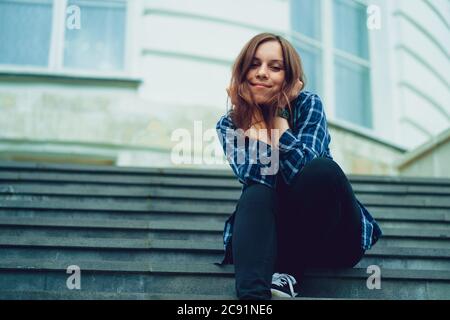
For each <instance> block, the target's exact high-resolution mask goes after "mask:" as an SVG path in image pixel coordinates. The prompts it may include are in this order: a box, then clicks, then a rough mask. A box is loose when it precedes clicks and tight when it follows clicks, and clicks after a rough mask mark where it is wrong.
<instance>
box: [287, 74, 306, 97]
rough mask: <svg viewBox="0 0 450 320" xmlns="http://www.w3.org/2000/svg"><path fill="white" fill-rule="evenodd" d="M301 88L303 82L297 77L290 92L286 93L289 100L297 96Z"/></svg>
mask: <svg viewBox="0 0 450 320" xmlns="http://www.w3.org/2000/svg"><path fill="white" fill-rule="evenodd" d="M302 88H303V82H302V81H300V79H297V81H296V82H295V85H294V88H293V89H292V91H291V92H289V93H288V94H287V96H288V98H289V102H291V101H292V100H294V99H295V98H297V97H298V94H299V93H300V90H302Z"/></svg>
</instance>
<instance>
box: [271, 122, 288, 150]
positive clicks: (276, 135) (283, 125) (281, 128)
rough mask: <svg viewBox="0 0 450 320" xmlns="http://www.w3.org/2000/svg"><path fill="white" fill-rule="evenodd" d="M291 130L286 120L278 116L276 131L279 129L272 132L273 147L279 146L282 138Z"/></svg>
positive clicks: (275, 124)
mask: <svg viewBox="0 0 450 320" xmlns="http://www.w3.org/2000/svg"><path fill="white" fill-rule="evenodd" d="M289 128H290V127H289V123H288V121H287V120H286V119H285V118H282V117H278V116H277V117H275V119H274V129H277V130H272V134H273V141H272V142H273V143H272V146H278V142H279V140H280V138H281V136H282V135H283V133H284V132H285V131H286V130H287V129H289Z"/></svg>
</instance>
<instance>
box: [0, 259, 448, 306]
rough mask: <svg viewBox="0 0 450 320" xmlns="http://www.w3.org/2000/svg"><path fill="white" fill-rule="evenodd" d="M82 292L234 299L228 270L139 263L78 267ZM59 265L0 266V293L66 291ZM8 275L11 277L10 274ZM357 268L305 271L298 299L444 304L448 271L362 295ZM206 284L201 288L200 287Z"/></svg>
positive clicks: (394, 281)
mask: <svg viewBox="0 0 450 320" xmlns="http://www.w3.org/2000/svg"><path fill="white" fill-rule="evenodd" d="M77 265H78V266H79V267H80V269H81V276H82V278H81V288H82V290H83V291H84V292H99V291H101V292H130V293H152V294H155V293H156V294H173V292H177V294H183V295H191V294H195V295H218V294H220V295H227V296H232V295H233V294H234V292H235V291H234V277H233V268H232V267H231V266H226V267H219V266H215V265H212V264H206V265H205V264H188V265H182V264H167V263H161V264H156V263H141V262H103V261H102V262H99V261H79V262H78V264H77ZM67 267H68V266H67V265H66V264H65V263H64V262H53V261H51V262H42V261H36V260H30V259H29V260H21V261H19V260H14V261H9V260H2V261H0V274H1V276H0V287H1V288H2V290H5V291H42V290H45V291H62V292H64V291H67V290H68V289H67V287H66V280H67V278H68V276H69V275H68V274H67V273H66V270H67ZM12 271H13V272H12ZM368 277H369V274H368V273H367V270H366V269H364V268H362V269H358V268H354V269H345V270H308V271H307V272H306V273H305V278H304V279H303V280H302V284H301V286H300V290H299V293H300V296H305V297H320V298H345V297H351V298H357V299H358V298H362V299H447V298H448V292H449V291H448V290H449V289H450V271H437V270H432V271H430V270H395V269H383V270H382V271H381V289H378V290H377V289H372V290H370V289H368V287H367V279H368ZM205 284H207V285H205Z"/></svg>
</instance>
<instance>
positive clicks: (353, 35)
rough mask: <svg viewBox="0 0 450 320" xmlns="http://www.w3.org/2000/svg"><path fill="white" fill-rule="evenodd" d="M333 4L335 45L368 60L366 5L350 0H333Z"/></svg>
mask: <svg viewBox="0 0 450 320" xmlns="http://www.w3.org/2000/svg"><path fill="white" fill-rule="evenodd" d="M333 4H334V6H333V12H334V45H335V47H336V48H337V49H340V50H343V51H346V52H348V53H351V54H354V55H356V56H358V57H360V58H363V59H366V60H368V59H369V53H368V36H367V25H366V19H367V16H366V7H365V6H363V5H362V4H359V3H356V2H355V1H352V0H335V1H334V2H333Z"/></svg>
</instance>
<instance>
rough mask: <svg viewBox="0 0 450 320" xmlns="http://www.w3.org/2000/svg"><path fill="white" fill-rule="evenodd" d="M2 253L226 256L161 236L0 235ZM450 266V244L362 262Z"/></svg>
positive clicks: (384, 250) (384, 253)
mask: <svg viewBox="0 0 450 320" xmlns="http://www.w3.org/2000/svg"><path fill="white" fill-rule="evenodd" d="M0 254H1V256H3V257H5V258H6V257H9V258H10V259H27V258H29V257H32V258H36V259H43V260H52V261H54V260H61V261H68V262H74V261H79V260H109V261H122V260H124V259H125V260H129V261H134V260H136V261H157V262H164V261H171V262H172V263H197V262H202V263H214V262H220V261H221V259H222V257H223V246H222V245H221V243H220V242H207V241H203V242H199V241H192V240H159V239H125V238H116V239H105V238H67V237H35V238H31V237H27V238H25V237H21V236H16V237H13V236H5V235H1V236H0ZM372 264H377V265H380V266H381V265H383V266H389V267H393V268H406V269H426V270H450V250H449V249H448V248H409V247H387V246H382V245H378V244H377V245H376V246H374V247H373V248H372V249H371V250H368V251H366V253H365V255H364V257H363V259H362V261H361V266H368V265H372Z"/></svg>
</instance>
